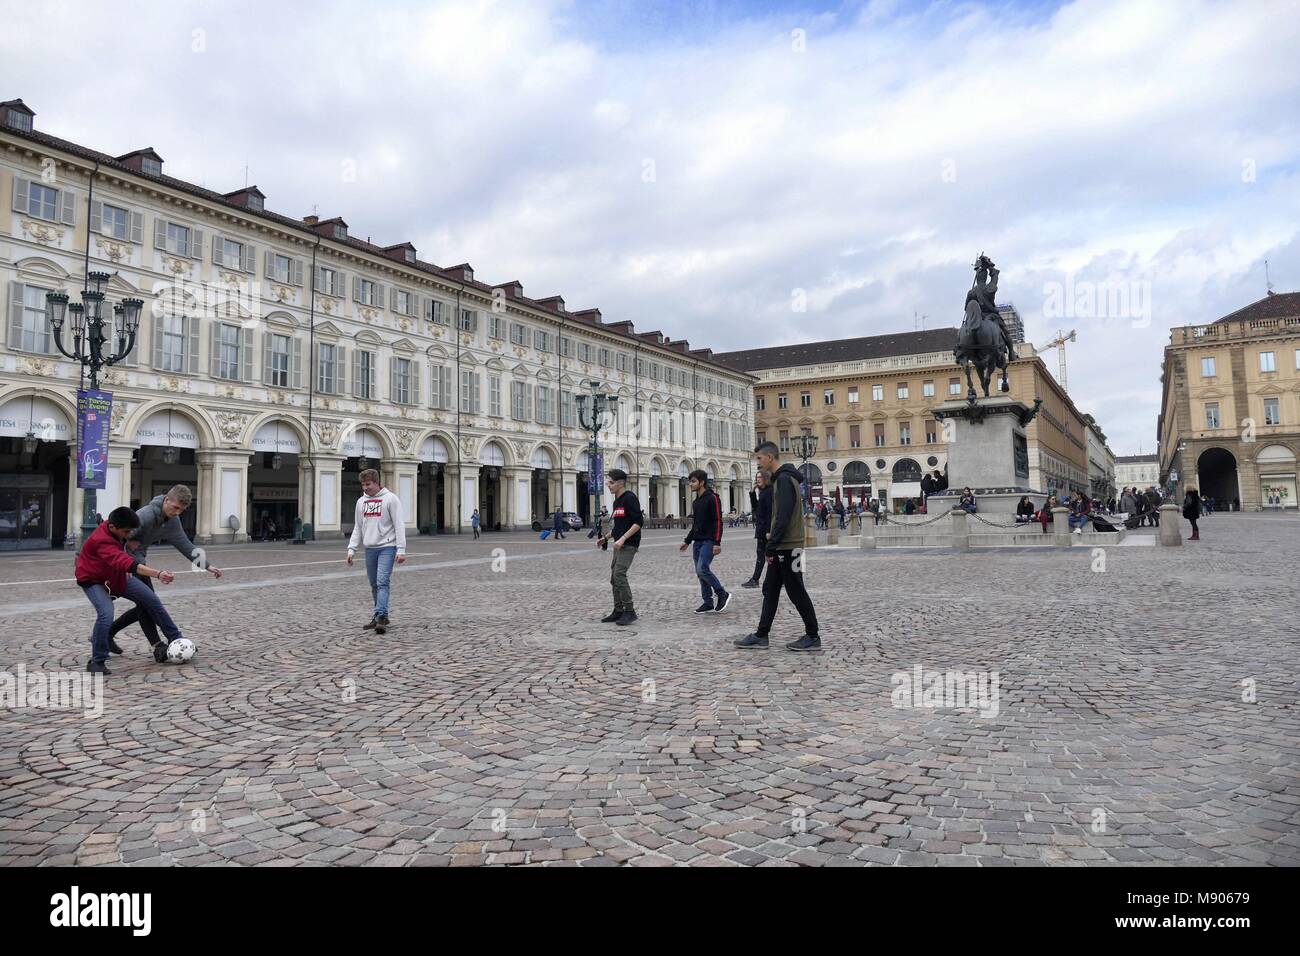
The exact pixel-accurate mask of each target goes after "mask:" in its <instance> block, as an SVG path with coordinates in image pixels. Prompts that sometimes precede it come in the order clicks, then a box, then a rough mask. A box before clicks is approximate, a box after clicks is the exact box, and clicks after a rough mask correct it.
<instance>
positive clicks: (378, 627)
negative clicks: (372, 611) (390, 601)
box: [375, 614, 388, 634]
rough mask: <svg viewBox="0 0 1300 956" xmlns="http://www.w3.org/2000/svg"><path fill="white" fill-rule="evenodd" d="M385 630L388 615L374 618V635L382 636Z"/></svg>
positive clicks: (386, 628)
mask: <svg viewBox="0 0 1300 956" xmlns="http://www.w3.org/2000/svg"><path fill="white" fill-rule="evenodd" d="M387 630H388V615H387V614H381V615H379V617H377V618H375V633H376V634H383V633H384V632H385V631H387Z"/></svg>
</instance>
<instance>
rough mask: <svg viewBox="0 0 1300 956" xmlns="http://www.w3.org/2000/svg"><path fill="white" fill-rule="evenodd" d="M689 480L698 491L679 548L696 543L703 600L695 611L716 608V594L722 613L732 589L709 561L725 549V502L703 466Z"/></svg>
mask: <svg viewBox="0 0 1300 956" xmlns="http://www.w3.org/2000/svg"><path fill="white" fill-rule="evenodd" d="M686 481H687V483H688V484H689V485H690V486H691V491H693V492H695V496H696V497H695V507H694V509H693V510H692V511H691V530H690V531H688V532H687V533H686V540H685V541H683V542H682V546H681V548H679V549H678V550H681V551H685V550H686V549H687V548H689V547H691V545H692V544H693V545H695V547H694V549H693V551H692V557H693V558H694V561H695V576H696V577H697V578H699V579H700V596H701V597H703V598H704V603H703V604H701V605H700V606H699V607H697V608H696V609H695V613H696V614H704V613H706V612H708V611H712V610H715V608H714V604H713V596H714V594H716V595H717V598H718V603H717V608H716V610H717V611H718V613H721V612H723V611H725V610H726V609H727V605H728V604H730V603H731V592H730V591H728V590H727V589H726V588H724V587H723V586H722V582H721V581H719V580H718V576H717V575H716V574H714V573H713V569H712V568H711V567H710V565H711V564H712V563H713V558H714V556H715V555H718V554H721V553H722V502H721V500H719V498H718V495H717V493H716V492H715V491H714V490H713V489H712V488H710V487H709V476H708V474H707V473H705V472H704V471H703V470H702V469H700V468H696V469H695V470H694V471H693V472H691V473H690V474H689V475H688V476H687V478H686Z"/></svg>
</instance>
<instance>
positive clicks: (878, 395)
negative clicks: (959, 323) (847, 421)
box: [754, 378, 961, 412]
mask: <svg viewBox="0 0 1300 956" xmlns="http://www.w3.org/2000/svg"><path fill="white" fill-rule="evenodd" d="M948 394H949V395H960V394H961V380H960V379H956V378H950V379H948ZM835 395H836V392H835V389H833V388H826V389H822V406H823V407H832V408H833V407H834V406H835ZM921 395H922V397H923V398H934V381H933V380H932V379H927V380H925V381H924V382H922V383H921ZM910 396H911V386H910V384H909V383H907V382H899V383H898V385H897V397H898V399H899V400H900V401H903V400H906V399H907V398H909V397H910ZM871 400H872V401H873V402H883V401H884V400H885V386H884V385H872V386H871ZM860 401H861V397H860V394H859V391H858V386H856V385H851V386H849V390H848V403H849V404H850V405H857V404H859V403H860ZM812 403H813V400H812V392H811V391H803V392H800V393H799V407H800V408H812ZM776 406H777V408H789V407H790V396H789V393H787V392H777V395H776ZM754 407H755V409H757V410H758V411H760V412H761V411H764V410H765V409H766V408H767V399H766V397H765V396H763V395H756V396H755V397H754Z"/></svg>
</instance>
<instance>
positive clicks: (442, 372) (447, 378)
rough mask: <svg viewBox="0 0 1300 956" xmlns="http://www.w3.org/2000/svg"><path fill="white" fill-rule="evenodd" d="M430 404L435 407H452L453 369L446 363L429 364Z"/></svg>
mask: <svg viewBox="0 0 1300 956" xmlns="http://www.w3.org/2000/svg"><path fill="white" fill-rule="evenodd" d="M429 404H430V405H431V406H432V407H434V408H441V409H444V410H450V409H451V369H449V368H447V367H446V366H445V365H438V364H436V363H435V364H433V365H431V366H429Z"/></svg>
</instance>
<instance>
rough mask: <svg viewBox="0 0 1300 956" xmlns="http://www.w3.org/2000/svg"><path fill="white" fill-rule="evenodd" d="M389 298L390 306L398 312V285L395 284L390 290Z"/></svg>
mask: <svg viewBox="0 0 1300 956" xmlns="http://www.w3.org/2000/svg"><path fill="white" fill-rule="evenodd" d="M388 300H389V301H388V307H389V308H390V309H392V310H393V311H394V312H396V311H397V286H393V288H392V289H391V290H390V291H389V293H388Z"/></svg>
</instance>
